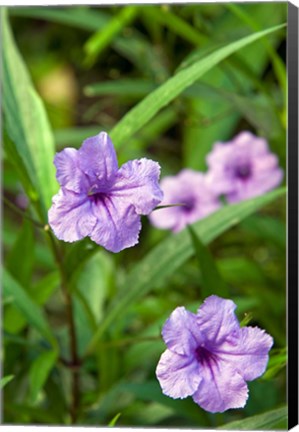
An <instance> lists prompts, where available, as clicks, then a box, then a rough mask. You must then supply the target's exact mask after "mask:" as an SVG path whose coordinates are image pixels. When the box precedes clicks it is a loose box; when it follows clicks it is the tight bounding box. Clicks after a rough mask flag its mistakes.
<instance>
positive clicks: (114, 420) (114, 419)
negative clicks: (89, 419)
mask: <svg viewBox="0 0 299 432" xmlns="http://www.w3.org/2000/svg"><path fill="white" fill-rule="evenodd" d="M120 416H121V413H117V414H116V415H115V416H114V417H113V419H112V420H111V421H110V422H109V423H108V426H109V427H114V426H115V425H116V423H117V420H118V419H119V417H120Z"/></svg>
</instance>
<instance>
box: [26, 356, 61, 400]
mask: <svg viewBox="0 0 299 432" xmlns="http://www.w3.org/2000/svg"><path fill="white" fill-rule="evenodd" d="M57 357H58V353H57V352H56V351H45V352H43V353H42V354H40V355H39V356H38V358H37V359H36V360H35V361H34V362H33V363H32V365H31V367H30V370H29V384H30V390H29V398H30V400H31V402H32V403H35V401H36V399H37V397H38V394H39V392H40V390H41V389H42V388H43V386H44V384H45V382H46V380H47V378H48V375H49V373H50V372H51V370H52V368H53V367H54V365H55V363H56V360H57Z"/></svg>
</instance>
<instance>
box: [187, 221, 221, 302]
mask: <svg viewBox="0 0 299 432" xmlns="http://www.w3.org/2000/svg"><path fill="white" fill-rule="evenodd" d="M188 230H189V233H190V236H191V239H192V244H193V248H194V252H195V255H196V257H197V259H198V263H199V267H200V271H201V276H202V289H201V297H202V298H205V297H208V296H209V295H211V294H219V295H222V296H224V297H228V296H229V289H228V287H227V285H226V283H225V282H224V280H223V279H222V277H221V275H220V273H219V270H218V268H217V265H216V263H215V262H214V259H213V256H212V254H211V252H210V251H209V249H208V248H207V247H206V246H205V245H204V244H203V243H202V241H201V240H200V237H199V236H198V235H197V234H196V233H195V231H194V230H193V228H192V227H191V226H188Z"/></svg>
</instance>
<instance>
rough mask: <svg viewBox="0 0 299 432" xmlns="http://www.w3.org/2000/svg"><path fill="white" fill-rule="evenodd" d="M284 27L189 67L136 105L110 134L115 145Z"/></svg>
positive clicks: (214, 53)
mask: <svg viewBox="0 0 299 432" xmlns="http://www.w3.org/2000/svg"><path fill="white" fill-rule="evenodd" d="M283 27H284V25H283V26H282V25H280V26H275V27H271V28H270V29H267V30H264V31H261V32H257V33H254V34H251V35H249V36H246V37H245V38H242V39H240V40H237V41H235V42H233V43H231V44H229V45H226V46H225V47H222V48H220V49H218V50H217V51H215V52H213V53H212V54H209V55H208V56H206V57H205V58H203V59H201V60H199V61H198V62H195V63H194V64H192V65H191V66H190V67H187V68H185V69H183V70H181V71H180V72H178V73H177V74H176V75H174V76H173V77H172V78H170V79H169V80H168V81H166V82H165V83H164V84H162V85H161V86H160V87H159V88H157V89H156V90H155V91H153V92H152V93H151V94H150V95H148V96H147V97H146V98H145V99H143V100H142V101H141V102H140V103H139V104H138V105H136V106H135V107H134V108H133V109H132V110H131V111H129V112H128V113H127V114H126V115H125V116H124V117H123V118H122V120H121V121H120V122H118V124H117V125H116V126H115V127H114V128H113V129H112V131H111V139H112V141H113V142H114V144H115V145H119V142H122V143H125V142H127V141H128V138H130V137H131V136H132V135H133V134H134V133H135V132H137V131H138V130H139V129H140V128H141V127H142V126H143V125H144V124H145V123H146V122H148V121H149V120H150V119H151V118H152V117H153V116H154V115H155V114H156V113H157V112H158V111H159V110H160V109H161V108H162V107H164V106H165V105H167V104H168V103H169V102H171V101H172V100H173V99H174V98H175V97H176V96H178V95H179V94H180V93H181V92H182V91H183V90H185V89H186V88H187V87H189V86H190V85H191V84H193V83H194V82H195V81H197V80H198V79H199V78H200V77H201V76H202V75H204V74H205V73H206V72H208V71H209V70H210V69H212V68H213V67H214V66H216V65H217V64H218V63H220V62H221V61H222V60H224V59H225V58H227V57H228V56H230V55H231V54H233V53H234V52H236V51H238V50H240V49H241V48H243V47H245V46H246V45H248V44H250V43H252V42H254V41H256V40H258V39H259V38H261V37H263V36H266V35H268V34H270V33H272V32H274V31H277V30H279V29H281V28H283Z"/></svg>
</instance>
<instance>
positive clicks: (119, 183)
mask: <svg viewBox="0 0 299 432" xmlns="http://www.w3.org/2000/svg"><path fill="white" fill-rule="evenodd" d="M159 176H160V166H159V164H158V163H157V162H153V161H151V160H149V159H146V158H142V159H140V160H133V161H129V162H127V163H125V164H124V165H122V166H121V167H120V169H119V170H118V172H117V176H116V179H115V183H114V185H113V187H112V189H111V193H112V194H113V196H115V197H116V196H117V197H125V198H126V200H127V201H128V202H130V203H131V204H133V205H134V207H135V210H136V213H138V214H142V215H147V214H149V213H150V212H151V211H152V210H153V209H154V208H155V207H156V206H157V205H158V204H159V203H160V202H161V200H162V198H163V193H162V191H161V189H160V186H159V183H158V182H159Z"/></svg>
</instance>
